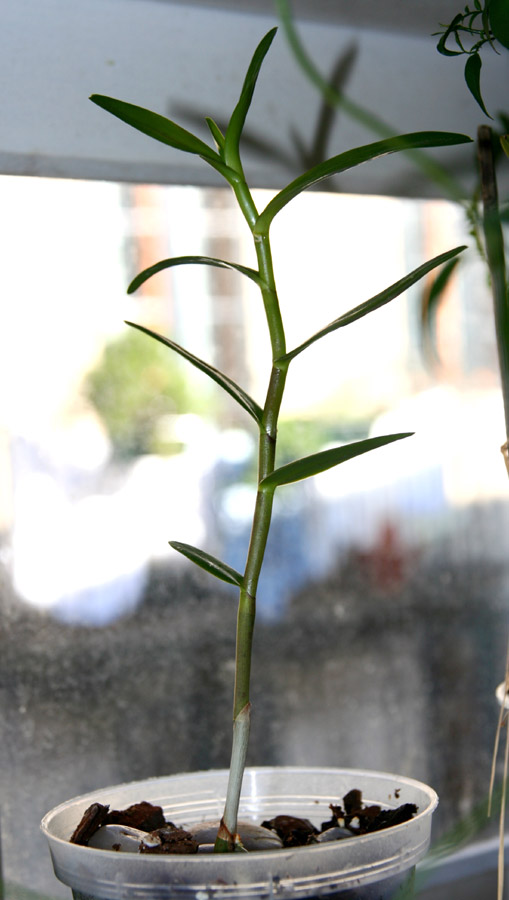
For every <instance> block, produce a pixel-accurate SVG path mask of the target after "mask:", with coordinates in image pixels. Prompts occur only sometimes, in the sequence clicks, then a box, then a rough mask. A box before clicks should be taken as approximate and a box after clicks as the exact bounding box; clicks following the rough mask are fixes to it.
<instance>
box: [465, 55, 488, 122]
mask: <svg viewBox="0 0 509 900" xmlns="http://www.w3.org/2000/svg"><path fill="white" fill-rule="evenodd" d="M481 68H482V60H481V57H480V56H479V54H478V53H471V54H470V56H469V57H468V59H467V61H466V63H465V81H466V83H467V87H468V90H469V91H470V93H471V94H472V97H473V98H474V100H476V102H477V103H478V104H479V106H480V107H481V109H482V111H483V113H484V114H485V115H486V116H488V118H489V119H491V118H493V116H490V114H489V112H488V110H487V109H486V107H485V105H484V100H483V98H482V94H481Z"/></svg>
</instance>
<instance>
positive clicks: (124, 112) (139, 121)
mask: <svg viewBox="0 0 509 900" xmlns="http://www.w3.org/2000/svg"><path fill="white" fill-rule="evenodd" d="M90 99H91V100H92V102H93V103H95V104H96V105H97V106H100V107H101V108H102V109H105V110H106V111H107V112H109V113H111V114H112V115H114V116H116V117H117V119H121V120H122V122H125V123H126V124H127V125H131V126H132V127H133V128H136V130H137V131H141V132H142V133H143V134H147V135H148V136H149V137H151V138H154V139H155V140H156V141H161V143H163V144H167V145H168V146H170V147H175V148H176V149H177V150H184V151H185V152H186V153H195V154H197V155H198V156H202V157H203V158H204V159H206V160H207V162H210V163H214V162H215V163H221V162H222V160H221V157H220V156H219V155H218V154H217V153H216V151H215V150H213V149H212V147H209V145H208V144H206V143H205V142H204V141H202V140H201V139H200V138H198V137H196V135H194V134H192V133H191V132H190V131H186V129H185V128H182V127H181V126H180V125H177V123H176V122H173V121H172V120H171V119H167V118H166V117H165V116H160V115H159V113H155V112H151V111H150V110H148V109H144V108H143V107H142V106H135V105H134V104H133V103H126V102H125V101H124V100H115V99H114V98H113V97H104V96H103V95H102V94H92V96H91V97H90Z"/></svg>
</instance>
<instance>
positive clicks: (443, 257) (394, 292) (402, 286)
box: [277, 246, 466, 362]
mask: <svg viewBox="0 0 509 900" xmlns="http://www.w3.org/2000/svg"><path fill="white" fill-rule="evenodd" d="M465 249H466V246H462V247H456V248H455V249H454V250H448V251H447V252H446V253H441V254H440V255H439V256H435V257H434V258H433V259H430V260H428V262H425V263H423V265H422V266H418V268H417V269H414V270H413V272H410V274H409V275H405V277H404V278H401V279H400V280H399V281H396V282H395V284H392V285H391V286H390V287H388V288H386V289H385V290H384V291H382V292H381V293H380V294H377V295H376V296H375V297H371V299H370V300H366V301H365V302H364V303H360V304H359V306H356V307H354V309H351V310H350V311H349V312H347V313H344V315H342V316H340V317H339V318H338V319H335V320H334V322H331V323H330V325H327V326H326V327H325V328H322V329H321V331H318V332H317V333H316V334H314V335H312V337H310V338H308V340H307V341H304V343H303V344H300V345H299V346H298V347H296V348H295V350H291V351H290V352H289V353H286V354H285V355H284V356H281V357H280V358H279V359H278V360H277V362H289V361H290V360H292V359H294V357H296V356H298V354H299V353H302V351H303V350H305V349H306V348H307V347H310V346H311V344H314V343H315V341H318V340H320V338H322V337H325V335H326V334H330V333H331V332H332V331H336V329H337V328H342V327H344V326H345V325H350V324H351V322H355V321H356V320H357V319H361V318H362V317H363V316H366V315H367V314H368V313H370V312H373V311H374V310H375V309H379V308H380V307H381V306H384V305H385V304H386V303H389V301H390V300H393V299H394V298H395V297H398V296H399V295H400V294H402V293H403V292H404V291H406V290H408V288H409V287H411V286H412V285H413V284H415V283H416V281H419V279H420V278H422V277H423V275H426V274H427V273H428V272H430V271H431V270H432V269H434V268H435V266H439V265H441V264H442V263H444V262H447V260H449V259H452V258H453V257H454V256H456V255H457V254H458V253H461V252H462V251H463V250H465Z"/></svg>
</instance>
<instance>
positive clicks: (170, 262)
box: [127, 256, 266, 294]
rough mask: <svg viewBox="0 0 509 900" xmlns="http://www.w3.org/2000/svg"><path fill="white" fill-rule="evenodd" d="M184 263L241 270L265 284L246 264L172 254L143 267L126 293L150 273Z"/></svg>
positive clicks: (262, 284)
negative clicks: (167, 257) (145, 267)
mask: <svg viewBox="0 0 509 900" xmlns="http://www.w3.org/2000/svg"><path fill="white" fill-rule="evenodd" d="M186 265H198V266H216V267H217V268H220V269H235V270H236V271H237V272H241V274H242V275H246V276H247V277H248V278H250V279H251V280H252V281H254V282H255V284H257V285H258V286H259V287H265V286H266V285H265V282H264V280H263V278H261V277H260V274H259V273H258V272H257V271H256V270H255V269H249V268H248V267H247V266H241V265H238V264H237V263H230V262H226V260H224V259H216V258H215V257H213V256H172V257H170V258H169V259H162V260H161V261H160V262H157V263H155V264H154V265H153V266H149V267H148V268H147V269H144V270H143V272H140V273H139V275H137V276H136V278H133V280H132V281H131V284H130V285H129V287H128V288H127V293H128V294H132V293H134V291H136V290H137V289H138V288H139V287H140V285H142V284H144V282H145V281H147V280H148V279H149V278H151V277H152V275H155V274H156V273H157V272H162V271H163V269H170V268H172V267H173V266H186Z"/></svg>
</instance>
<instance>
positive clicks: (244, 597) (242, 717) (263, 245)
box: [215, 183, 288, 852]
mask: <svg viewBox="0 0 509 900" xmlns="http://www.w3.org/2000/svg"><path fill="white" fill-rule="evenodd" d="M232 187H233V189H234V191H235V195H236V197H237V200H238V202H239V205H240V208H241V209H242V212H243V213H244V217H245V218H246V221H247V222H248V224H249V226H250V228H251V231H252V232H253V229H254V225H255V223H256V220H257V219H258V213H257V211H256V208H255V206H254V203H253V200H252V197H251V194H250V192H249V189H248V187H247V185H246V184H245V183H243V184H235V185H232ZM253 239H254V242H255V250H256V255H257V259H258V266H259V274H260V276H261V278H262V282H263V286H262V287H261V294H262V299H263V304H264V308H265V315H266V318H267V325H268V329H269V334H270V340H271V347H272V358H273V360H276V359H277V358H278V357H280V356H282V355H284V353H285V352H286V342H285V333H284V327H283V321H282V318H281V311H280V308H279V301H278V296H277V290H276V283H275V279H274V271H273V266H272V253H271V247H270V240H269V235H268V233H264V234H261V235H256V236H255V235H253ZM287 371H288V363H283V364H281V363H277V364H276V363H275V362H273V365H272V371H271V375H270V380H269V385H268V388H267V395H266V399H265V406H264V409H263V416H262V420H261V423H260V438H259V447H258V483H260V482H261V480H262V479H263V478H265V477H266V476H267V475H269V474H270V473H271V472H273V471H274V468H275V461H276V442H277V425H278V418H279V411H280V409H281V401H282V399H283V393H284V388H285V382H286V374H287ZM273 502H274V491H267V490H265V491H261V490H260V489H258V492H257V495H256V503H255V509H254V514H253V523H252V528H251V538H250V542H249V549H248V553H247V559H246V568H245V571H244V579H243V586H242V588H241V590H240V596H239V608H238V616H237V645H236V659H235V689H234V698H233V742H232V755H231V762H230V773H229V779H228V788H227V793H226V802H225V809H224V813H223V818H222V820H221V825H220V828H219V833H218V836H217V839H216V844H215V850H216V852H223V851H228V850H232V849H234V848H235V845H236V844H237V843H238V837H237V836H236V831H237V815H238V808H239V800H240V791H241V788H242V776H243V773H244V767H245V762H246V754H247V745H248V740H249V728H250V719H251V703H250V680H251V658H252V645H253V629H254V623H255V616H256V591H257V588H258V580H259V577H260V572H261V568H262V563H263V558H264V554H265V548H266V546H267V538H268V534H269V529H270V522H271V518H272V507H273Z"/></svg>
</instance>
